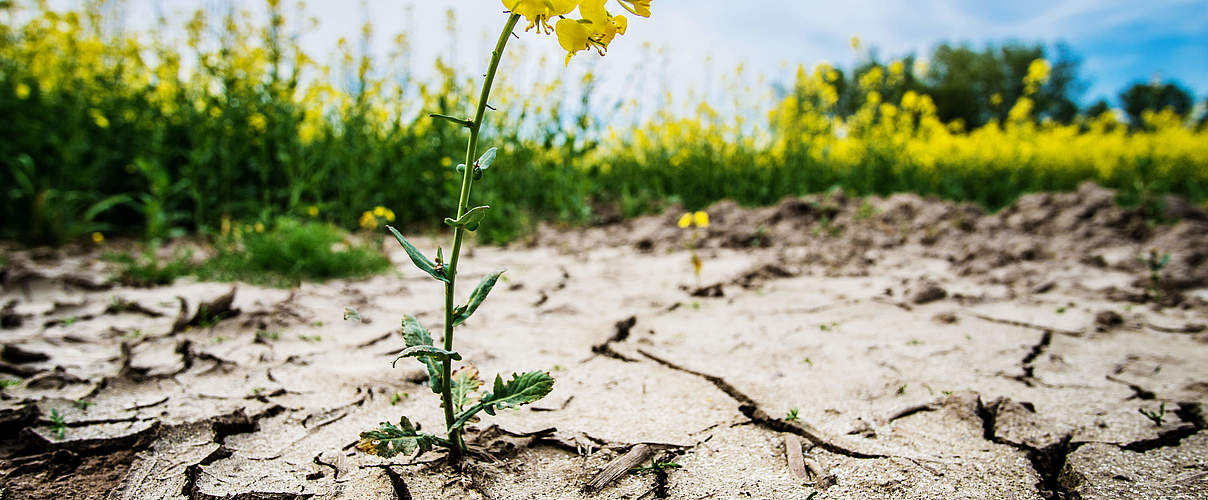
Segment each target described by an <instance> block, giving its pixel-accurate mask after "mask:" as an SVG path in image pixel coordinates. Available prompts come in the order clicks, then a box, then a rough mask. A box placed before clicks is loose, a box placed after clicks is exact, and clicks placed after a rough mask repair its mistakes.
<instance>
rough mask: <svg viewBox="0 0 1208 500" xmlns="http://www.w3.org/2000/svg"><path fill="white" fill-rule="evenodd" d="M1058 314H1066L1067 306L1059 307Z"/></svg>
mask: <svg viewBox="0 0 1208 500" xmlns="http://www.w3.org/2000/svg"><path fill="white" fill-rule="evenodd" d="M1057 314H1065V306H1061V307H1058V308H1057Z"/></svg>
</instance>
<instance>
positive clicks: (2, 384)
mask: <svg viewBox="0 0 1208 500" xmlns="http://www.w3.org/2000/svg"><path fill="white" fill-rule="evenodd" d="M14 385H21V379H16V378H6V379H3V380H0V390H3V389H8V388H9V387H12V386H14Z"/></svg>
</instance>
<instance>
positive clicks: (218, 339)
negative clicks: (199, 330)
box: [214, 335, 227, 344]
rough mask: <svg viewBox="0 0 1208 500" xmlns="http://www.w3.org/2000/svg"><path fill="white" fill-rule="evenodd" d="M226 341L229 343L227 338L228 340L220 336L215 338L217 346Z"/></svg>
mask: <svg viewBox="0 0 1208 500" xmlns="http://www.w3.org/2000/svg"><path fill="white" fill-rule="evenodd" d="M226 341H227V338H226V337H223V336H222V335H219V336H217V337H214V343H215V344H221V343H223V342H226Z"/></svg>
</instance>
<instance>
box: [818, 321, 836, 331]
mask: <svg viewBox="0 0 1208 500" xmlns="http://www.w3.org/2000/svg"><path fill="white" fill-rule="evenodd" d="M838 327H839V323H838V322H836V321H832V322H830V323H823V324H821V325H818V329H819V330H822V331H824V332H829V331H831V330H834V329H836V328H838Z"/></svg>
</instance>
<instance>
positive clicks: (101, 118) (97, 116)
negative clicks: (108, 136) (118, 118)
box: [88, 108, 109, 128]
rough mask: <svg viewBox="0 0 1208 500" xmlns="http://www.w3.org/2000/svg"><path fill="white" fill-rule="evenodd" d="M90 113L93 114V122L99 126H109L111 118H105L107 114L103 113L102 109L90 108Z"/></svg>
mask: <svg viewBox="0 0 1208 500" xmlns="http://www.w3.org/2000/svg"><path fill="white" fill-rule="evenodd" d="M88 114H89V115H90V116H92V122H93V123H95V124H96V126H97V127H100V128H109V119H108V118H105V115H104V114H101V112H100V110H98V109H96V108H93V109H90V110H88Z"/></svg>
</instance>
